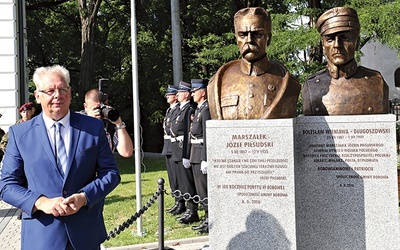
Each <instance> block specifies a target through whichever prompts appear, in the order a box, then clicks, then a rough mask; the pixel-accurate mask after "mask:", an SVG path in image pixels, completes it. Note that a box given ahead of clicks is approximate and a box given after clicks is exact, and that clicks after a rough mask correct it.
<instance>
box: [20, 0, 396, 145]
mask: <svg viewBox="0 0 400 250" xmlns="http://www.w3.org/2000/svg"><path fill="white" fill-rule="evenodd" d="M78 1H79V2H81V3H82V0H76V1H75V0H60V1H49V0H27V26H28V56H29V66H30V68H31V73H32V72H33V70H34V69H35V68H36V67H38V66H43V65H50V64H54V63H58V64H62V65H64V66H66V67H67V68H68V69H69V70H70V71H71V78H72V87H73V89H74V90H78V89H79V88H81V89H85V90H86V89H87V88H96V87H97V81H98V79H99V78H102V77H106V78H109V79H110V80H111V84H110V93H109V94H110V96H111V99H110V103H111V105H113V106H114V107H116V108H118V109H119V110H120V111H121V113H122V116H123V119H124V120H125V121H126V123H127V125H128V129H129V130H130V131H132V124H133V121H132V57H131V43H132V42H135V41H131V35H130V33H131V28H130V23H131V15H130V1H128V0H103V1H101V5H100V7H99V10H98V13H97V15H95V17H93V18H95V21H96V22H95V25H94V26H93V30H92V31H93V32H94V48H93V49H94V50H93V51H92V52H91V54H90V56H91V57H92V58H93V60H92V61H91V63H89V64H87V67H89V68H83V69H82V68H81V67H82V63H83V60H84V59H83V57H82V45H81V44H82V38H83V36H82V22H81V18H82V17H83V16H84V15H85V13H86V12H84V11H82V10H81V12H80V11H79V5H78ZM92 1H94V0H92ZM98 1H99V2H100V0H98ZM88 3H89V2H88ZM344 5H346V6H350V7H353V8H355V9H356V10H357V11H358V14H359V18H360V22H361V38H362V39H361V46H363V45H364V44H365V43H366V42H368V41H369V40H371V39H376V40H378V41H380V42H382V43H384V44H387V45H388V46H389V47H391V48H393V49H396V50H398V51H400V26H399V25H398V23H400V20H399V19H400V15H399V13H400V0H392V1H389V0H368V1H365V0H332V1H322V0H307V1H304V0H283V1H282V0H269V1H266V0H252V1H250V0H247V1H245V0H231V1H226V0H203V1H196V0H181V1H180V16H181V33H182V56H183V59H182V60H183V71H184V72H183V79H182V80H184V81H187V82H189V81H190V79H193V78H203V79H209V78H210V77H211V76H212V75H213V74H214V73H215V72H216V70H217V69H218V68H219V67H220V66H221V65H222V64H224V63H226V62H228V61H231V60H234V59H237V58H239V57H240V55H239V53H238V49H237V45H236V42H235V37H234V33H233V15H234V13H235V12H236V11H238V10H239V9H241V8H243V7H246V6H252V7H254V6H261V7H264V8H265V9H266V10H268V11H269V12H270V14H271V17H272V23H273V30H272V42H271V45H270V46H269V47H268V48H267V54H268V56H269V57H270V58H271V59H272V60H277V61H280V62H282V63H283V64H285V65H286V67H287V68H288V70H289V71H290V72H291V73H292V74H293V75H294V76H296V77H297V78H298V79H299V81H300V82H304V80H305V79H306V78H307V77H308V76H309V75H311V74H313V73H315V72H316V71H318V70H319V69H321V68H323V67H324V60H323V56H322V49H321V45H320V35H319V34H318V32H317V31H316V29H315V22H316V20H317V18H318V16H319V15H320V14H321V13H323V12H324V11H325V10H327V9H329V8H332V7H335V6H344ZM135 7H136V23H137V41H136V43H137V49H138V57H137V62H138V76H137V77H138V80H139V98H140V100H139V106H140V115H141V126H142V131H143V143H144V144H143V149H144V150H148V151H159V150H160V146H161V144H162V139H161V137H162V128H161V121H162V118H163V115H164V112H165V109H166V103H165V99H164V96H163V95H164V93H165V91H166V88H167V86H168V84H172V79H173V76H172V72H173V71H172V49H171V36H172V35H171V18H170V9H171V6H170V1H165V0H152V1H145V0H138V1H136V6H135ZM87 69H88V70H92V72H93V73H92V76H90V77H89V78H87V79H86V80H82V75H83V74H85V73H86V72H83V71H86V70H87ZM135 77H136V76H135ZM85 84H87V85H85ZM82 86H84V87H82ZM80 94H81V95H82V93H80ZM80 98H82V96H80ZM80 98H79V97H78V95H77V94H75V95H74V100H73V108H74V109H75V110H80V109H82V100H81V99H80ZM299 107H301V105H300V104H299Z"/></svg>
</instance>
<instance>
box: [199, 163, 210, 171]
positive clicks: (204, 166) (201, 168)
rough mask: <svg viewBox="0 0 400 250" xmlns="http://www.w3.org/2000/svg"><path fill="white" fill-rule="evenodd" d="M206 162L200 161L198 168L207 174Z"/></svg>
mask: <svg viewBox="0 0 400 250" xmlns="http://www.w3.org/2000/svg"><path fill="white" fill-rule="evenodd" d="M207 168H208V162H206V161H202V162H201V165H200V170H201V172H202V173H203V174H207Z"/></svg>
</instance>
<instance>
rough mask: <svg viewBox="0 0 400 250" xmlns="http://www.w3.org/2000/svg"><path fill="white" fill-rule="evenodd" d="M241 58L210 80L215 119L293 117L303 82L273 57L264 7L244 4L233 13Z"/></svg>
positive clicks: (267, 19)
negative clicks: (269, 57) (269, 46)
mask: <svg viewBox="0 0 400 250" xmlns="http://www.w3.org/2000/svg"><path fill="white" fill-rule="evenodd" d="M234 26H235V36H236V42H237V44H238V47H239V51H240V54H241V56H242V58H241V59H238V60H234V61H231V62H228V63H226V64H225V65H223V66H221V67H220V68H219V69H218V71H217V73H216V74H215V75H214V76H213V77H212V78H211V80H210V83H209V84H208V87H207V89H208V103H209V109H210V114H211V118H212V119H219V120H244V119H273V118H292V117H294V116H295V115H296V104H297V99H298V96H299V93H300V85H299V83H298V82H297V80H295V79H294V78H293V77H292V76H291V75H290V74H289V72H288V71H287V69H286V68H285V66H283V65H282V64H281V63H279V62H274V61H270V60H269V59H268V57H267V56H266V53H265V51H266V47H267V46H268V45H269V44H270V42H271V17H270V15H269V13H268V12H267V11H265V10H264V9H263V8H259V7H257V8H245V9H242V10H239V11H238V12H237V13H236V14H235V16H234Z"/></svg>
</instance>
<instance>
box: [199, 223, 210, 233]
mask: <svg viewBox="0 0 400 250" xmlns="http://www.w3.org/2000/svg"><path fill="white" fill-rule="evenodd" d="M197 233H198V234H208V224H207V225H206V226H204V227H203V228H202V229H201V230H200V231H198V232H197Z"/></svg>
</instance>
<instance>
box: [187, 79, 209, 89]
mask: <svg viewBox="0 0 400 250" xmlns="http://www.w3.org/2000/svg"><path fill="white" fill-rule="evenodd" d="M191 83H192V92H194V91H196V90H198V89H205V88H207V83H206V82H205V81H204V80H203V79H192V81H191Z"/></svg>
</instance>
